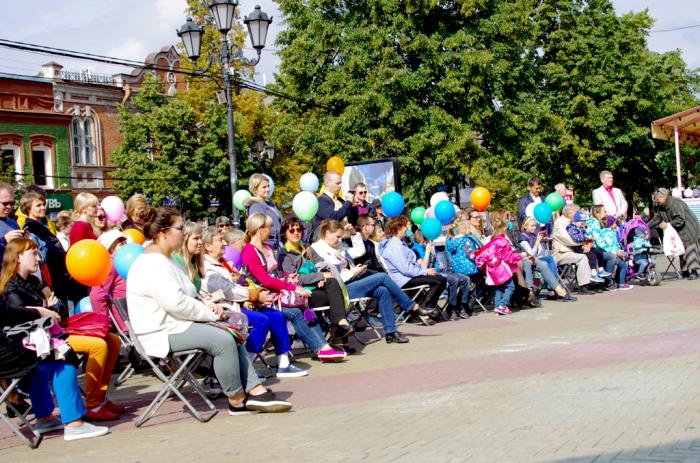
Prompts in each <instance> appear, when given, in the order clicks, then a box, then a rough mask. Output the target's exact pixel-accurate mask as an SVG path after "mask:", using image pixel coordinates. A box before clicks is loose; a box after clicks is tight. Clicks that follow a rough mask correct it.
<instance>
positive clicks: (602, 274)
mask: <svg viewBox="0 0 700 463" xmlns="http://www.w3.org/2000/svg"><path fill="white" fill-rule="evenodd" d="M598 276H599V277H601V278H608V277H611V276H612V273H610V272H606V271H605V270H599V271H598Z"/></svg>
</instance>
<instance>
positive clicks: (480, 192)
mask: <svg viewBox="0 0 700 463" xmlns="http://www.w3.org/2000/svg"><path fill="white" fill-rule="evenodd" d="M469 200H470V201H471V203H472V206H474V209H476V210H477V211H479V212H483V211H485V210H486V208H488V207H489V204H491V193H490V192H489V190H487V189H486V188H484V187H481V186H478V187H476V188H474V189H473V190H472V194H471V195H470V196H469Z"/></svg>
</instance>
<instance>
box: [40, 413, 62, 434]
mask: <svg viewBox="0 0 700 463" xmlns="http://www.w3.org/2000/svg"><path fill="white" fill-rule="evenodd" d="M61 429H63V423H61V419H60V418H59V417H57V416H52V417H51V419H50V420H49V421H39V420H36V425H34V430H35V431H36V432H37V433H39V434H44V433H45V432H51V431H59V430H61Z"/></svg>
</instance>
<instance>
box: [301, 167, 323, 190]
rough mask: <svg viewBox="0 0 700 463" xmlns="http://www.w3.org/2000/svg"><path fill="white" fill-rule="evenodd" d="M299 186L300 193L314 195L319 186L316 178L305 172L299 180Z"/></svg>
mask: <svg viewBox="0 0 700 463" xmlns="http://www.w3.org/2000/svg"><path fill="white" fill-rule="evenodd" d="M299 186H300V187H301V191H309V192H311V193H316V192H317V191H318V186H319V181H318V177H316V175H314V174H313V173H311V172H307V173H305V174H304V175H302V176H301V178H300V179H299Z"/></svg>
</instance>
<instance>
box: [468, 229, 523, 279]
mask: <svg viewBox="0 0 700 463" xmlns="http://www.w3.org/2000/svg"><path fill="white" fill-rule="evenodd" d="M474 256H475V257H474V262H475V263H476V265H477V266H478V267H479V268H480V269H481V270H482V271H483V272H484V273H486V284H488V285H491V286H498V285H501V284H503V283H506V282H507V281H508V280H510V279H511V278H513V273H514V272H516V271H517V270H518V262H519V261H520V260H521V259H522V258H523V256H521V255H520V254H518V253H515V252H513V246H512V245H511V243H510V241H508V238H506V235H503V234H501V235H498V236H494V237H493V238H491V241H489V242H488V243H486V244H485V245H483V246H482V247H480V248H479V249H477V250H476V252H475V253H474Z"/></svg>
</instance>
